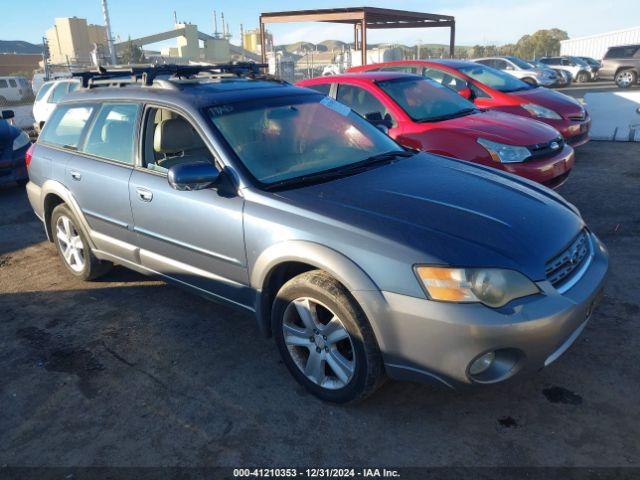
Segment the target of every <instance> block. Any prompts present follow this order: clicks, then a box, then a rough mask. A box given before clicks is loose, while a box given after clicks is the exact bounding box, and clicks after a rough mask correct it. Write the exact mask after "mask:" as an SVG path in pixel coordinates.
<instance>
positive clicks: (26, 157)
mask: <svg viewBox="0 0 640 480" xmlns="http://www.w3.org/2000/svg"><path fill="white" fill-rule="evenodd" d="M34 148H36V144H35V143H32V144H31V146H30V147H29V149H28V150H27V153H25V154H24V164H25V165H26V166H27V168H29V164H30V163H31V159H32V158H33V149H34Z"/></svg>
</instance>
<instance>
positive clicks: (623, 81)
mask: <svg viewBox="0 0 640 480" xmlns="http://www.w3.org/2000/svg"><path fill="white" fill-rule="evenodd" d="M632 82H633V74H632V73H631V72H629V71H626V72H621V73H619V74H618V79H617V83H618V85H620V86H621V87H624V88H626V87H628V86H630V85H631V83H632Z"/></svg>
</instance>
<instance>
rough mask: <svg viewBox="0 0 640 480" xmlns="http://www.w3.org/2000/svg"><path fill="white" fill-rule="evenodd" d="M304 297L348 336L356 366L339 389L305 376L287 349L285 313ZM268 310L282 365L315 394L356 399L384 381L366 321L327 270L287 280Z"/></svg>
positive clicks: (332, 398) (324, 397)
mask: <svg viewBox="0 0 640 480" xmlns="http://www.w3.org/2000/svg"><path fill="white" fill-rule="evenodd" d="M305 297H306V298H310V299H312V300H314V301H317V302H319V303H321V304H322V305H324V306H326V307H327V308H328V309H329V310H330V311H331V312H333V313H334V314H335V315H336V316H337V317H338V318H339V319H340V321H341V322H342V325H343V326H344V328H345V330H346V331H347V333H348V334H349V336H350V340H351V343H352V345H353V349H352V351H350V353H351V355H352V357H353V358H354V359H355V367H354V372H353V375H352V377H351V379H350V381H349V382H348V383H346V385H345V386H343V387H342V388H338V389H329V388H324V387H322V386H320V385H318V384H317V383H314V382H313V381H311V380H310V379H308V378H307V376H306V375H305V374H304V373H303V372H302V371H301V370H300V368H299V367H298V366H297V365H296V363H295V361H294V359H293V357H292V355H291V353H290V352H289V349H288V348H287V345H286V343H285V338H284V333H283V322H284V319H285V312H286V310H287V307H288V306H289V304H290V303H291V302H293V301H294V300H296V299H300V298H305ZM271 313H272V315H271V326H272V331H273V334H274V337H275V340H276V345H277V346H278V350H279V351H280V355H281V356H282V359H283V361H284V363H285V365H286V366H287V368H288V369H289V371H290V372H291V374H292V375H293V377H294V378H295V379H296V380H297V381H298V382H299V383H300V384H301V385H302V386H304V387H305V388H306V389H307V390H308V391H309V392H311V393H312V394H313V395H315V396H316V397H318V398H320V399H321V400H324V401H328V402H334V403H350V402H357V401H361V400H364V399H365V398H366V397H368V396H369V395H371V394H372V393H373V392H374V391H375V390H376V389H377V388H378V387H379V386H380V385H382V383H384V380H385V374H384V366H383V363H382V355H381V353H380V349H379V347H378V343H377V341H376V338H375V335H374V333H373V329H372V328H371V325H370V324H369V321H368V320H367V318H366V316H365V315H364V313H363V312H362V310H361V308H360V306H359V305H358V303H357V302H356V300H355V299H354V298H353V297H352V296H351V294H350V293H349V292H348V290H347V289H346V288H345V287H344V286H343V285H342V284H340V283H339V282H338V281H337V280H336V279H334V278H333V277H331V276H330V275H329V274H327V273H326V272H324V271H322V270H311V271H309V272H305V273H302V274H300V275H298V276H297V277H294V278H292V279H291V280H289V281H288V282H287V283H285V284H284V285H283V286H282V288H281V289H280V291H279V292H278V294H277V296H276V299H275V301H274V303H273V308H272V312H271ZM323 365H324V364H323ZM323 368H326V366H325V367H323Z"/></svg>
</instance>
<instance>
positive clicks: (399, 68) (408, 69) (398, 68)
mask: <svg viewBox="0 0 640 480" xmlns="http://www.w3.org/2000/svg"><path fill="white" fill-rule="evenodd" d="M380 71H382V72H402V73H414V74H415V73H418V67H416V66H409V65H406V66H400V65H396V66H392V67H383V68H381V69H380Z"/></svg>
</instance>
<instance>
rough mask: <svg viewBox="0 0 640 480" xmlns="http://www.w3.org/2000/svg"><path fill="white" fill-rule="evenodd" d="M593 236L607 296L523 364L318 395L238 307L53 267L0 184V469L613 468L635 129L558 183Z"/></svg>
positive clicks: (638, 413) (633, 406)
mask: <svg viewBox="0 0 640 480" xmlns="http://www.w3.org/2000/svg"><path fill="white" fill-rule="evenodd" d="M560 193H561V194H563V195H564V196H566V197H567V198H568V199H569V200H570V201H571V202H573V203H575V204H576V205H577V206H578V208H580V210H581V211H582V214H583V216H584V217H585V218H586V220H587V222H588V223H589V225H590V226H591V227H592V228H593V229H594V230H595V232H596V233H597V234H598V235H599V236H600V238H601V239H602V240H603V241H604V242H605V243H606V244H607V246H608V247H609V249H610V254H611V275H610V280H609V283H608V286H607V288H606V294H605V296H604V299H603V302H602V304H601V305H600V307H599V309H598V310H597V311H596V313H595V314H594V316H593V319H592V321H591V322H590V323H589V325H588V326H587V328H586V330H585V331H584V333H583V335H582V336H581V337H580V338H579V339H578V341H577V342H576V344H575V345H574V346H573V347H572V348H571V349H570V350H569V351H568V352H567V353H566V354H565V355H564V356H563V357H562V358H561V359H560V360H559V361H557V362H556V363H555V364H553V365H552V366H550V367H549V368H548V369H546V370H543V371H542V372H540V373H539V374H537V375H536V376H534V377H529V378H520V379H518V378H516V379H514V380H512V381H511V382H508V383H506V384H503V385H497V386H492V387H484V388H479V389H477V390H473V391H470V392H464V393H457V392H453V391H447V390H444V389H439V388H436V387H433V386H425V385H417V384H410V383H398V382H388V383H387V384H386V385H385V386H384V387H383V388H382V389H381V390H379V391H378V392H377V393H376V394H375V395H374V396H373V397H372V398H371V399H369V400H368V401H366V402H364V403H362V404H360V405H358V406H350V407H339V406H333V405H328V404H323V403H321V402H320V401H318V400H316V399H314V398H313V397H311V396H310V395H308V394H306V393H305V392H304V390H303V389H302V388H301V387H299V386H298V385H297V384H296V383H295V381H294V380H293V379H292V378H291V376H290V375H289V374H288V372H287V371H286V368H285V366H284V365H283V364H282V362H281V361H280V359H279V357H278V354H277V351H276V348H275V346H274V345H273V343H272V341H271V340H265V339H264V338H262V337H261V336H260V335H259V333H258V331H257V328H256V326H255V323H254V320H253V319H252V318H251V317H250V316H249V315H247V314H245V313H244V312H239V311H235V310H232V309H231V308H227V307H225V306H220V305H217V304H214V303H210V302H208V301H206V300H204V299H201V298H200V297H197V296H194V295H192V294H190V293H187V292H184V291H182V290H180V289H178V288H176V287H173V286H170V285H167V284H165V283H164V282H163V281H159V280H157V279H153V278H147V277H143V276H140V275H138V274H135V273H132V272H129V271H127V270H125V269H123V268H116V269H114V270H113V272H112V273H111V274H109V276H107V277H106V278H104V279H102V280H101V281H98V282H93V283H83V282H80V281H77V280H75V279H73V278H71V276H70V275H69V274H67V273H66V271H65V269H64V268H63V266H62V264H61V263H60V261H59V260H58V258H57V257H56V253H55V250H54V247H53V246H52V244H50V243H48V242H46V240H45V237H44V234H43V231H42V228H41V225H40V223H39V222H38V220H37V219H36V218H35V216H34V215H33V213H32V212H31V210H30V207H29V205H28V202H27V198H26V195H25V192H24V190H22V189H18V188H4V189H2V190H0V208H1V209H2V210H1V211H2V215H0V378H1V379H2V381H1V382H0V412H1V413H0V466H2V465H9V466H48V465H62V466H86V465H104V466H170V465H172V466H173V465H180V466H220V465H222V466H247V465H256V466H275V465H278V466H292V465H298V466H300V465H314V466H340V465H362V466H370V465H393V466H397V467H402V466H426V465H428V466H438V465H451V464H453V465H458V466H465V465H469V466H471V465H473V466H479V465H485V466H519V465H527V466H541V465H551V466H553V465H566V466H621V467H633V466H635V467H638V466H640V465H639V462H640V455H639V454H640V409H639V408H638V399H640V369H639V368H638V364H639V359H640V355H639V354H638V352H640V341H639V339H640V334H639V333H638V332H639V327H640V324H639V320H640V295H638V292H637V290H638V287H639V286H640V248H639V241H640V200H639V197H638V194H639V193H640V144H622V143H618V144H613V143H595V142H592V143H590V144H588V145H586V146H584V147H582V148H581V149H579V152H578V158H577V163H576V166H575V169H574V172H573V173H572V175H571V177H570V178H569V181H568V182H567V184H566V185H565V186H563V187H562V188H561V190H560Z"/></svg>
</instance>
